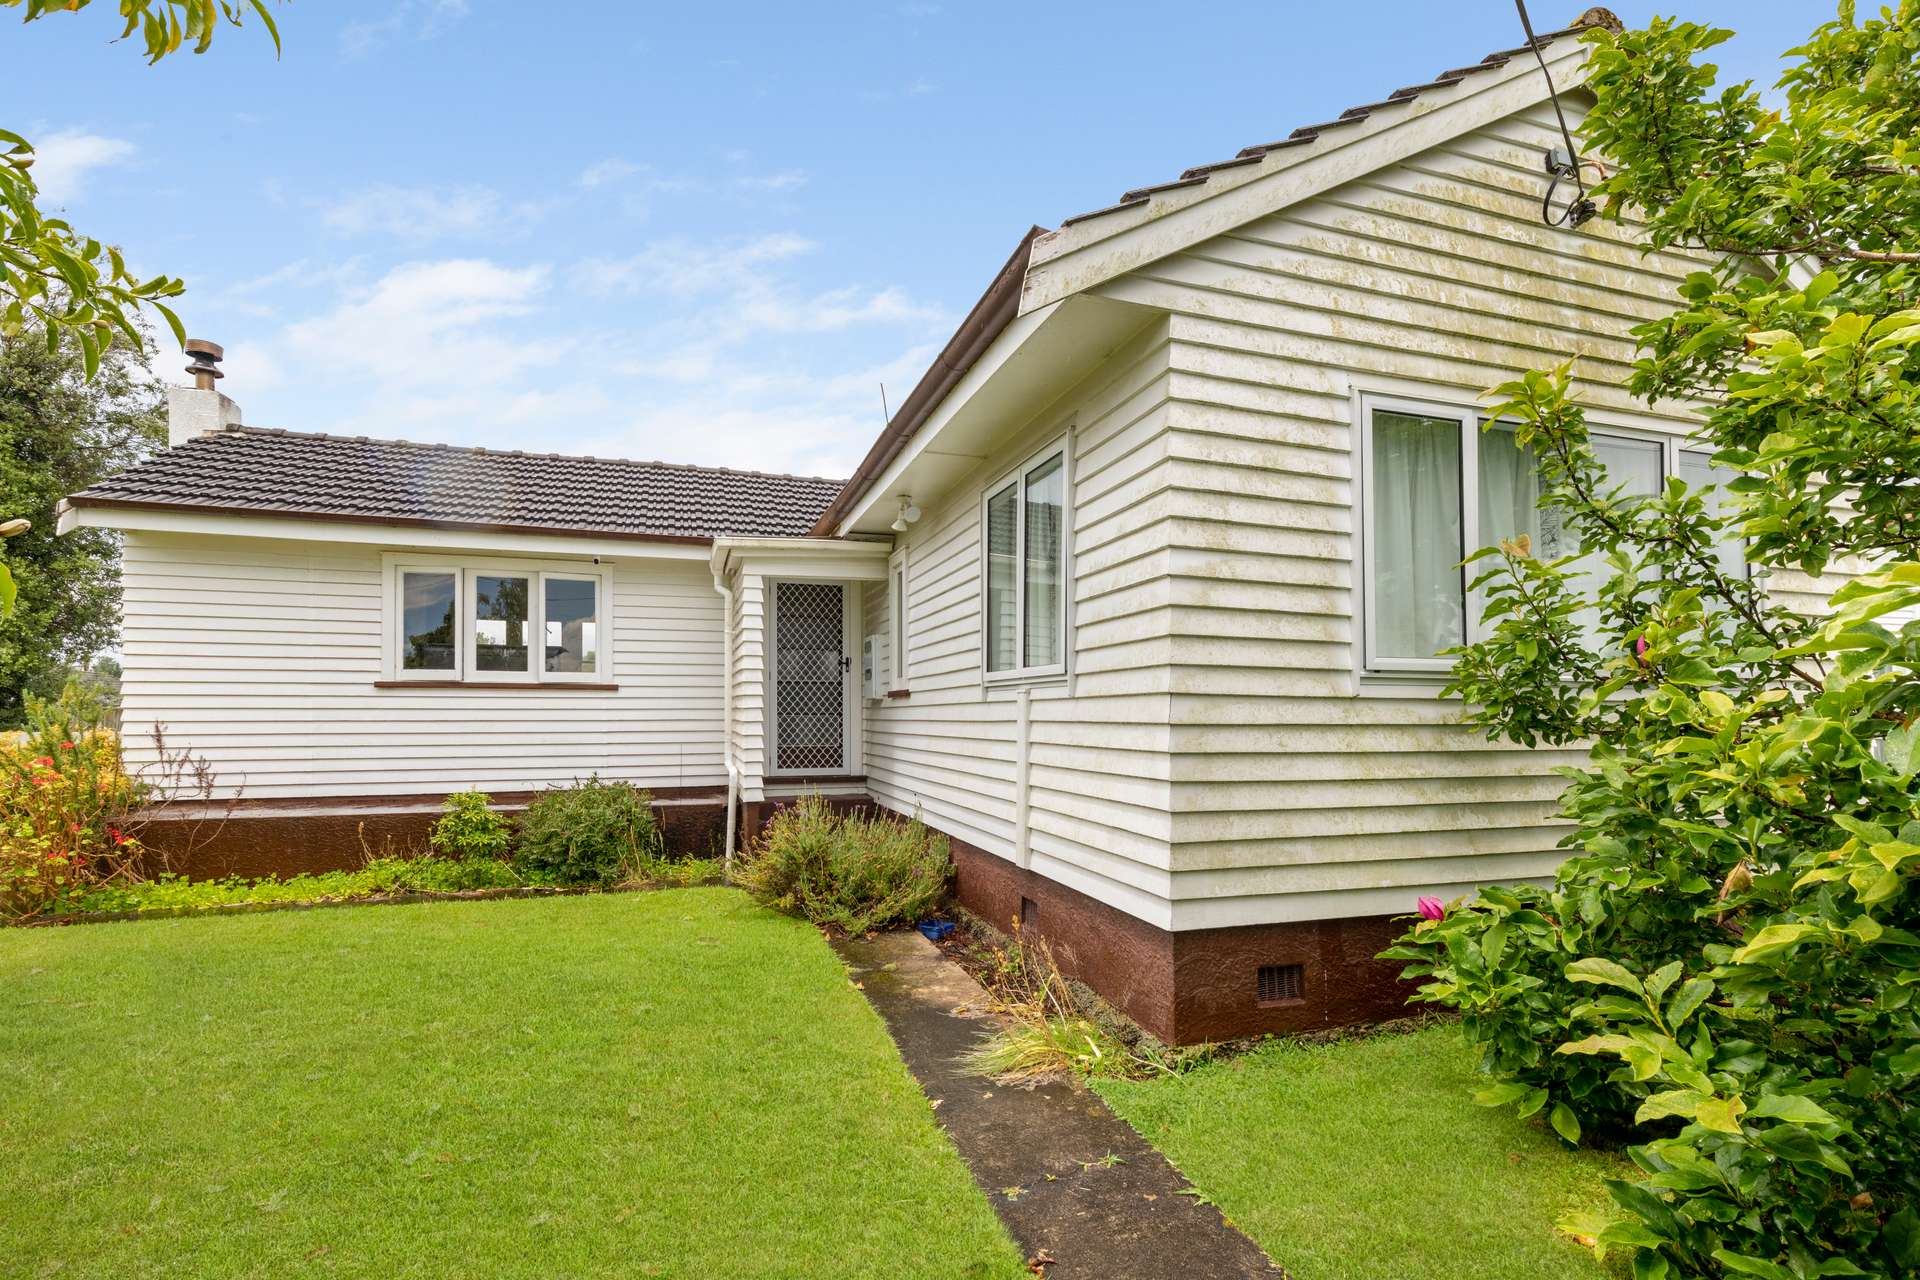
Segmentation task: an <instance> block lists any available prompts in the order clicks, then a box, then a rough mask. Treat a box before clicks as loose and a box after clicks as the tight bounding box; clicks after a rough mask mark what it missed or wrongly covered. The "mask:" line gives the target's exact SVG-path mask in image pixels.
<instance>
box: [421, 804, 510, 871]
mask: <svg viewBox="0 0 1920 1280" xmlns="http://www.w3.org/2000/svg"><path fill="white" fill-rule="evenodd" d="M432 842H433V851H434V852H435V853H437V854H439V855H440V856H441V857H443V858H491V859H494V860H495V861H498V860H500V859H502V858H505V857H506V856H507V850H508V849H509V848H510V847H511V846H512V844H513V828H512V826H510V825H509V824H508V822H507V820H506V819H505V818H503V817H501V816H500V815H499V814H497V813H495V812H494V811H493V810H492V809H490V808H488V807H487V793H486V792H484V791H456V792H455V793H454V794H452V795H450V796H448V797H447V803H446V812H445V813H444V814H442V815H441V817H440V820H439V821H438V822H436V823H434V824H433V836H432Z"/></svg>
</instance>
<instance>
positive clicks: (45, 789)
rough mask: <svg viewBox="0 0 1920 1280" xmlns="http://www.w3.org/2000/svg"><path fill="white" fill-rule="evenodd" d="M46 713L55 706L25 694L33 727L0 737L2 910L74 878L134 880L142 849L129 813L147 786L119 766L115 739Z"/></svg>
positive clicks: (22, 906) (23, 905)
mask: <svg viewBox="0 0 1920 1280" xmlns="http://www.w3.org/2000/svg"><path fill="white" fill-rule="evenodd" d="M49 710H52V711H54V712H56V713H57V711H58V704H55V706H54V707H53V708H51V709H50V708H49V707H48V705H47V704H45V703H39V702H38V701H37V700H31V699H30V700H29V705H28V715H29V725H30V726H31V727H30V728H29V729H28V731H27V732H26V733H23V734H12V735H8V736H7V737H6V738H5V739H3V740H0V917H9V918H12V917H19V916H26V915H32V914H34V913H36V912H38V911H40V910H41V909H43V908H44V907H45V906H46V905H47V903H49V902H50V901H52V900H53V899H54V898H55V897H57V896H59V895H60V894H61V893H63V892H66V891H67V890H69V889H71V888H73V887H75V886H77V885H82V884H98V883H103V882H107V881H111V880H116V879H130V878H132V877H133V876H134V874H135V872H134V868H135V864H136V860H137V859H138V857H139V856H140V853H141V846H140V842H139V840H138V838H137V837H136V836H135V835H134V834H133V832H132V830H131V827H132V823H131V821H130V818H129V815H130V814H131V813H132V812H133V811H134V810H135V809H137V808H138V807H139V806H140V804H141V803H142V802H143V800H144V799H145V795H146V787H145V786H144V785H143V784H142V783H141V782H140V781H139V780H138V779H136V778H133V777H131V776H129V775H128V774H127V772H126V771H125V770H124V769H122V768H121V765H120V741H119V738H118V736H117V735H115V734H114V733H113V731H112V730H110V729H103V728H97V727H96V728H84V727H78V726H75V725H71V724H62V723H60V721H59V719H58V717H57V715H49V714H48V712H49ZM53 727H57V728H58V729H59V730H60V731H61V733H62V734H63V735H64V734H65V733H67V732H71V733H72V734H73V736H71V737H68V736H58V737H55V736H54V735H53V734H51V733H49V732H47V730H48V729H49V728H53Z"/></svg>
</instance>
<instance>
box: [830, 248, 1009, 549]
mask: <svg viewBox="0 0 1920 1280" xmlns="http://www.w3.org/2000/svg"><path fill="white" fill-rule="evenodd" d="M1046 234H1047V230H1046V228H1045V227H1030V228H1028V229H1027V234H1026V235H1024V236H1022V237H1021V238H1020V245H1019V247H1018V248H1016V249H1015V250H1014V251H1013V256H1012V257H1010V258H1008V259H1007V261H1006V264H1005V265H1004V266H1002V267H1001V268H1000V271H999V274H997V275H995V276H994V278H993V283H991V284H989V285H988V286H987V291H986V292H985V293H983V294H981V295H980V300H979V301H978V302H976V303H974V304H973V310H971V311H969V312H967V318H966V319H965V320H962V321H961V322H960V327H959V328H958V329H956V330H955V331H954V334H953V336H952V337H951V338H949V339H947V345H946V346H945V347H942V348H941V350H940V354H939V355H937V356H935V357H934V360H933V364H932V365H931V366H929V367H928V369H927V371H926V373H924V374H922V375H921V377H920V381H919V383H917V384H916V385H915V386H914V388H913V391H912V393H911V394H909V395H908V396H907V398H906V399H905V400H904V401H903V402H901V405H900V412H898V413H896V414H894V415H893V419H892V421H890V422H888V423H887V425H886V428H885V429H884V430H883V431H881V433H880V438H879V439H878V440H875V441H874V442H873V447H872V448H871V449H869V450H867V456H866V457H865V458H863V459H861V460H860V465H859V466H858V467H857V468H855V469H854V473H853V475H852V477H851V478H849V479H848V480H847V483H846V484H845V485H844V486H842V487H841V489H840V492H839V493H837V494H835V495H834V498H833V501H832V502H831V503H829V504H828V505H827V509H826V510H825V511H823V512H821V513H820V518H819V519H818V520H816V521H815V522H814V525H813V528H812V529H811V530H809V531H808V532H809V536H811V537H815V538H832V537H836V536H838V533H837V530H838V526H839V524H840V522H841V521H842V520H844V519H846V516H847V513H848V511H850V510H851V509H852V507H853V505H854V504H855V503H856V502H858V501H860V499H861V498H863V497H865V496H866V494H867V490H869V489H871V488H872V487H873V482H874V481H875V480H877V479H879V477H880V475H881V473H882V472H884V471H885V470H886V469H887V465H888V464H889V463H891V462H892V461H893V460H894V459H895V458H896V457H898V456H899V455H900V451H901V450H902V449H904V448H905V447H906V445H907V441H909V440H911V439H913V436H914V433H915V432H917V431H919V430H920V428H921V426H922V425H923V424H924V423H925V422H926V420H927V419H928V417H930V416H931V415H932V413H933V411H934V410H935V409H937V408H939V407H940V402H941V401H942V400H944V399H945V398H946V395H947V393H948V392H949V391H951V390H953V386H954V384H955V383H957V382H959V381H960V379H961V378H963V377H965V376H966V374H967V370H969V369H971V368H973V366H974V364H975V362H976V361H978V360H979V359H980V357H981V355H982V354H984V353H985V352H986V349H987V348H988V347H990V346H992V345H993V340H994V339H995V338H998V337H999V336H1000V335H1001V334H1002V333H1003V332H1005V331H1006V327H1007V326H1008V325H1009V324H1012V323H1013V320H1014V317H1015V316H1017V315H1019V314H1020V290H1021V286H1022V285H1023V284H1024V283H1025V282H1026V278H1027V263H1028V261H1029V260H1030V259H1031V257H1032V255H1033V242H1034V241H1035V240H1038V239H1039V238H1040V237H1041V236H1043V235H1046Z"/></svg>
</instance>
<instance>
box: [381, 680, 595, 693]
mask: <svg viewBox="0 0 1920 1280" xmlns="http://www.w3.org/2000/svg"><path fill="white" fill-rule="evenodd" d="M373 687H374V688H376V689H542V690H546V691H548V692H551V691H553V690H556V689H558V690H563V691H568V692H578V693H613V692H615V691H617V690H618V689H619V688H620V686H619V685H617V684H585V683H582V682H581V681H578V680H375V681H374V682H373Z"/></svg>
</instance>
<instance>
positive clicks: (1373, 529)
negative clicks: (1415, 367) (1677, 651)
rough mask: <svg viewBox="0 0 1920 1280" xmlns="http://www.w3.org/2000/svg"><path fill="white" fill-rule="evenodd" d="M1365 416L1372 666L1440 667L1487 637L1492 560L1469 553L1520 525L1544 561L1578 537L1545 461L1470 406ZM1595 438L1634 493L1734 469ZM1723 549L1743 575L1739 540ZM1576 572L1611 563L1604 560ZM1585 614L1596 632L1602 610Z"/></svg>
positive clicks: (1410, 407)
mask: <svg viewBox="0 0 1920 1280" xmlns="http://www.w3.org/2000/svg"><path fill="white" fill-rule="evenodd" d="M1362 418H1363V423H1364V444H1363V448H1364V451H1365V460H1364V463H1363V467H1364V478H1363V490H1364V491H1363V493H1362V498H1361V500H1362V503H1363V504H1364V508H1365V517H1364V518H1365V522H1366V523H1365V532H1364V536H1365V539H1366V542H1365V549H1364V557H1365V564H1364V566H1363V569H1362V573H1363V577H1364V584H1365V599H1364V611H1365V618H1364V621H1365V663H1366V669H1367V670H1369V671H1389V672H1433V673H1444V672H1446V671H1447V670H1449V669H1450V668H1451V667H1452V665H1453V660H1452V659H1451V658H1447V657H1442V656H1441V652H1442V651H1443V650H1445V649H1448V648H1451V647H1452V646H1455V645H1460V644H1465V643H1467V642H1468V641H1470V640H1476V639H1479V638H1480V636H1481V634H1482V629H1481V624H1480V616H1479V607H1478V605H1479V602H1478V600H1477V599H1476V595H1475V593H1474V592H1472V591H1471V590H1470V589H1469V586H1468V584H1469V582H1471V580H1472V579H1473V578H1474V577H1477V576H1478V573H1479V571H1480V570H1482V569H1483V568H1484V566H1482V565H1475V566H1467V567H1462V565H1461V563H1460V562H1461V561H1462V560H1463V559H1464V558H1465V557H1466V556H1467V555H1469V554H1470V553H1472V552H1473V551H1476V550H1478V549H1479V548H1481V547H1485V546H1493V545H1495V544H1497V543H1499V542H1500V541H1501V540H1503V539H1513V538H1517V537H1519V536H1520V535H1522V534H1524V535H1526V537H1527V538H1528V539H1529V541H1530V542H1531V544H1532V548H1533V554H1534V555H1536V556H1538V557H1540V558H1542V559H1548V560H1551V559H1556V558H1558V557H1560V556H1564V555H1567V554H1569V553H1571V552H1572V551H1573V550H1574V548H1575V546H1576V545H1577V543H1576V540H1575V537H1574V535H1573V533H1572V531H1571V530H1569V529H1567V528H1566V527H1564V525H1563V524H1562V522H1561V520H1560V519H1559V517H1558V514H1557V513H1555V512H1551V511H1542V510H1540V508H1539V506H1538V505H1537V504H1538V502H1539V500H1540V489H1541V481H1540V468H1539V461H1538V459H1537V458H1536V457H1535V456H1534V455H1533V453H1532V451H1531V450H1527V449H1522V448H1520V446H1519V445H1518V444H1517V443H1516V442H1515V440H1514V433H1513V431H1512V429H1511V428H1509V427H1506V426H1503V425H1502V424H1500V423H1492V424H1484V420H1483V419H1481V418H1480V417H1479V416H1478V415H1477V414H1475V413H1473V412H1472V411H1471V410H1466V409H1454V408H1447V407H1443V406H1436V405H1423V404H1418V403H1414V402H1408V401H1395V400H1387V399H1375V398H1372V397H1369V398H1367V399H1366V400H1365V401H1364V402H1363V413H1362ZM1483 425H1485V429H1484V430H1483V429H1482V427H1483ZM1591 440H1592V444H1593V450H1594V453H1595V455H1596V456H1597V457H1598V458H1599V460H1600V463H1601V465H1602V466H1603V467H1605V469H1606V474H1607V481H1608V484H1609V485H1610V486H1617V487H1620V488H1622V489H1623V490H1624V491H1625V492H1626V493H1627V494H1628V495H1630V496H1640V497H1651V496H1654V495H1656V494H1658V493H1659V492H1660V489H1661V486H1662V485H1663V484H1664V482H1665V477H1666V476H1669V475H1673V474H1678V475H1679V476H1680V477H1681V478H1682V479H1684V480H1686V481H1687V483H1688V484H1691V485H1698V484H1706V483H1720V482H1723V481H1724V479H1725V478H1726V476H1725V473H1724V471H1721V470H1719V469H1717V468H1714V467H1713V466H1712V463H1711V460H1710V458H1709V456H1708V455H1707V454H1704V453H1699V452H1696V451H1694V450H1691V449H1683V448H1681V447H1680V446H1679V443H1678V441H1677V440H1673V439H1663V438H1658V437H1653V436H1640V435H1632V434H1628V433H1625V432H1610V431H1604V430H1595V431H1593V432H1592V433H1591ZM1709 500H1710V501H1711V500H1712V499H1711V498H1710V499H1709ZM1720 556H1721V562H1722V564H1723V565H1725V566H1727V567H1728V568H1729V569H1730V570H1731V571H1734V572H1739V573H1741V574H1744V573H1745V567H1744V558H1743V557H1742V555H1741V548H1740V545H1739V543H1738V541H1737V540H1730V541H1729V543H1728V544H1726V545H1723V546H1722V547H1721V548H1720ZM1573 569H1574V572H1575V573H1577V574H1591V575H1598V574H1601V573H1603V572H1604V569H1603V567H1602V566H1601V565H1600V564H1599V563H1598V558H1597V557H1595V558H1594V563H1591V564H1589V563H1587V562H1585V561H1576V562H1575V564H1574V566H1573ZM1579 620H1580V621H1581V622H1582V623H1583V624H1584V625H1585V626H1586V627H1587V628H1588V629H1589V631H1591V632H1594V633H1595V639H1596V640H1597V639H1598V635H1597V627H1598V618H1597V617H1583V618H1581V619H1579Z"/></svg>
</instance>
